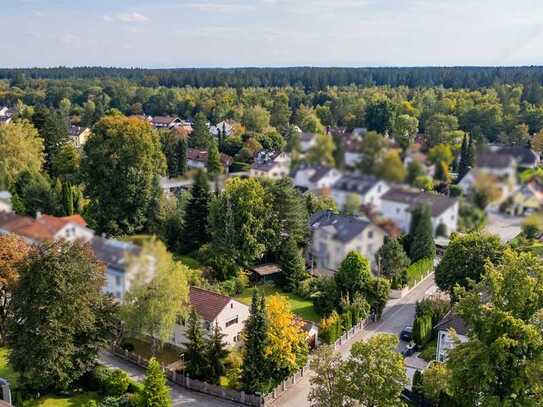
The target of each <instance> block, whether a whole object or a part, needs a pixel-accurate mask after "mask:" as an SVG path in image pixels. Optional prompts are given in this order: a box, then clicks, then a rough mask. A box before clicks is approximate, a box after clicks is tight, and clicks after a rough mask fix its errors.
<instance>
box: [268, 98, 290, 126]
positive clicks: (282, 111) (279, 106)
mask: <svg viewBox="0 0 543 407" xmlns="http://www.w3.org/2000/svg"><path fill="white" fill-rule="evenodd" d="M290 115H291V111H290V108H289V105H288V95H287V94H286V93H285V92H277V93H276V94H275V95H274V96H273V105H272V109H271V117H270V123H271V125H272V126H273V127H275V128H276V129H277V130H279V131H280V132H281V133H283V134H284V133H285V132H286V131H287V129H288V126H289V121H290Z"/></svg>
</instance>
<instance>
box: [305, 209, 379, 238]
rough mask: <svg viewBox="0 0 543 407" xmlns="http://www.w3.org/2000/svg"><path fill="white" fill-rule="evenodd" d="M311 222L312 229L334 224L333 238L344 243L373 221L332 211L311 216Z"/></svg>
mask: <svg viewBox="0 0 543 407" xmlns="http://www.w3.org/2000/svg"><path fill="white" fill-rule="evenodd" d="M309 222H310V226H311V229H312V230H317V229H320V228H322V227H327V226H333V228H334V230H335V233H334V236H333V238H334V239H336V240H339V241H340V242H343V243H348V242H350V241H351V240H353V239H354V238H355V237H356V236H358V235H359V234H360V233H362V232H363V231H364V229H366V228H367V227H368V226H369V225H371V222H370V221H369V220H367V219H364V218H361V217H356V216H347V215H337V214H335V213H333V212H331V211H322V212H317V213H315V214H314V215H313V216H311V219H310V221H309Z"/></svg>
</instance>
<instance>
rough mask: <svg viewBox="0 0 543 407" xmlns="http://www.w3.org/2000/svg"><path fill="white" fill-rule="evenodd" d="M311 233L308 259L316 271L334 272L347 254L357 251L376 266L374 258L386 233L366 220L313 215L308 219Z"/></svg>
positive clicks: (331, 214)
mask: <svg viewBox="0 0 543 407" xmlns="http://www.w3.org/2000/svg"><path fill="white" fill-rule="evenodd" d="M310 227H311V231H312V232H313V241H312V245H311V255H312V257H313V263H314V264H315V266H316V267H317V269H318V270H320V269H323V270H324V274H327V273H326V270H331V271H332V272H335V271H336V270H337V269H338V268H339V266H340V264H341V262H342V261H343V260H344V259H345V257H346V256H347V254H348V253H349V252H351V251H356V252H358V253H360V254H362V255H363V256H364V257H366V258H367V259H368V260H369V261H370V263H371V264H372V265H373V266H374V265H375V254H376V253H377V251H378V250H379V248H380V247H381V246H382V245H383V241H384V238H385V234H386V233H385V231H384V230H383V229H382V228H381V227H379V226H377V225H376V224H374V223H372V222H371V221H369V220H368V219H366V218H363V217H359V216H347V215H338V214H335V213H333V212H331V211H322V212H317V213H315V214H314V215H313V216H312V217H311V219H310Z"/></svg>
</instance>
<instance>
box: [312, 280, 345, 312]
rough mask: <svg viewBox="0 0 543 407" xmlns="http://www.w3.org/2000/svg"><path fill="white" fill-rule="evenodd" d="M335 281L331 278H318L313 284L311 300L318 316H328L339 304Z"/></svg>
mask: <svg viewBox="0 0 543 407" xmlns="http://www.w3.org/2000/svg"><path fill="white" fill-rule="evenodd" d="M339 297H340V296H339V294H338V289H337V285H336V280H335V279H334V278H332V277H320V278H318V279H317V281H316V282H315V283H314V290H313V294H312V295H311V298H312V300H313V306H314V307H315V311H317V312H318V313H319V314H320V315H325V316H326V315H330V314H331V313H332V312H333V311H334V310H335V309H336V307H337V306H338V304H339V301H338V299H339Z"/></svg>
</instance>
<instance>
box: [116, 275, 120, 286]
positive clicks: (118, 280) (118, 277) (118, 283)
mask: <svg viewBox="0 0 543 407" xmlns="http://www.w3.org/2000/svg"><path fill="white" fill-rule="evenodd" d="M115 285H121V276H115Z"/></svg>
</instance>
